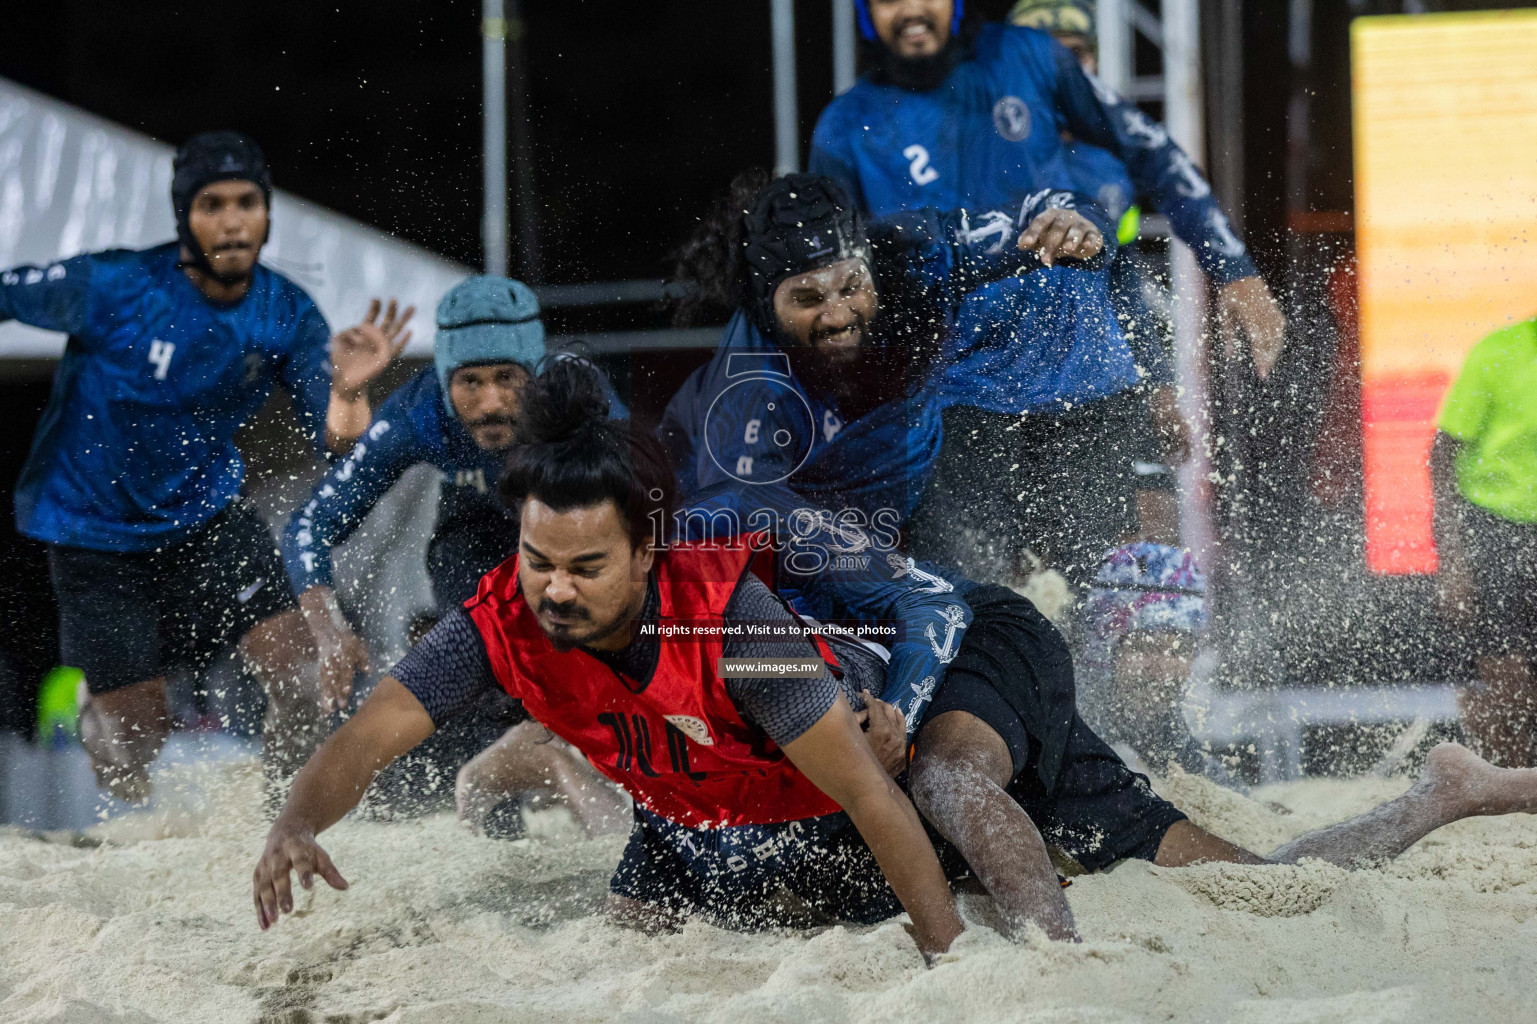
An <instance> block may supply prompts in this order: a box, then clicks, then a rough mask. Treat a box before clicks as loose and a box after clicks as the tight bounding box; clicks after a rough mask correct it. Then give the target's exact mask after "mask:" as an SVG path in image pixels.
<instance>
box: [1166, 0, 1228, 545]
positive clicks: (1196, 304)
mask: <svg viewBox="0 0 1537 1024" xmlns="http://www.w3.org/2000/svg"><path fill="white" fill-rule="evenodd" d="M1200 29H1201V18H1200V3H1199V0H1164V3H1163V82H1164V119H1165V122H1166V123H1167V125H1168V128H1169V134H1170V136H1172V137H1173V139H1174V141H1175V142H1177V143H1178V144H1179V145H1180V147H1181V148H1182V149H1184V151H1185V152H1186V153H1188V154H1189V155H1190V158H1191V159H1192V160H1194V161H1195V162H1196V164H1198V165H1200V164H1204V163H1205V157H1206V125H1205V117H1204V112H1203V104H1202V92H1201V47H1200V40H1201V34H1200ZM1170 247H1171V251H1170V260H1171V263H1172V265H1173V291H1174V310H1173V312H1174V366H1175V373H1176V378H1177V382H1178V385H1179V409H1180V412H1181V413H1182V414H1183V415H1184V417H1185V420H1186V422H1188V423H1189V424H1190V426H1191V430H1192V432H1193V434H1194V442H1195V443H1194V444H1193V445H1192V446H1191V448H1192V451H1191V455H1190V458H1189V459H1188V460H1187V461H1186V463H1185V465H1184V466H1182V467H1180V473H1179V475H1180V483H1181V485H1182V486H1181V487H1180V527H1181V532H1182V533H1183V534H1184V539H1185V543H1186V545H1188V546H1189V547H1190V549H1191V550H1193V551H1194V552H1195V553H1196V556H1197V557H1198V558H1200V560H1201V562H1202V564H1204V565H1205V566H1207V567H1208V571H1210V569H1211V567H1212V566H1213V565H1214V564H1215V555H1216V539H1217V538H1216V530H1215V526H1214V523H1213V517H1212V508H1213V493H1212V484H1211V479H1210V474H1211V471H1212V462H1211V457H1210V443H1211V402H1210V396H1211V381H1210V374H1209V372H1208V363H1207V358H1206V353H1207V344H1206V276H1205V275H1204V274H1202V273H1201V268H1200V266H1199V265H1198V264H1197V263H1196V261H1195V254H1194V253H1193V252H1191V250H1190V247H1189V246H1187V245H1185V243H1183V242H1181V241H1179V240H1178V239H1171V241H1170Z"/></svg>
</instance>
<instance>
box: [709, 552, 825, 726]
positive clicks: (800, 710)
mask: <svg viewBox="0 0 1537 1024" xmlns="http://www.w3.org/2000/svg"><path fill="white" fill-rule="evenodd" d="M725 619H726V621H727V622H769V623H786V624H788V623H791V622H794V621H795V619H794V616H792V615H791V614H790V612H789V611H788V610H787V609H786V608H785V606H784V605H783V604H781V603H780V601H779V599H778V598H777V597H775V596H774V593H773V591H771V590H769V588H768V587H767V586H766V585H765V584H764V583H763V581H762V580H760V579H758V578H757V577H756V576H749V577H748V578H747V579H746V580H744V581H743V582H742V585H741V586H739V587H737V589H736V593H734V594H732V595H731V601H730V603H729V604H727V605H726V611H725ZM722 653H723V655H724V656H725V657H728V658H805V657H808V656H812V655H814V654H815V653H816V648H815V646H814V645H812V643H811V642H810V641H809V640H761V639H760V640H732V641H729V642H727V643H726V644H725V648H724V650H723V651H722ZM839 692H840V686H839V682H838V680H837V679H835V678H833V675H832V673H831V672H830V671H828V670H827V669H823V671H822V675H821V676H820V677H819V678H816V679H782V678H777V677H773V676H763V677H757V678H752V679H727V680H726V693H727V694H728V695H729V696H730V697H731V700H732V702H733V703H735V704H736V706H737V709H738V710H739V711H740V712H741V713H742V717H744V718H746V719H748V720H749V721H751V722H753V723H755V724H756V725H757V726H758V727H759V728H760V729H762V730H763V731H764V732H766V733H768V736H769V739H771V740H773V741H774V742H775V743H777V744H778V745H779V746H781V747H782V746H784V745H785V744H786V743H790V742H792V741H794V740H795V739H797V738H799V737H800V735H801V734H802V733H804V732H805V731H806V730H807V729H810V728H811V727H812V726H813V725H815V724H816V723H817V721H818V719H820V718H821V717H822V716H823V715H825V714H827V709H828V708H830V707H832V706H833V701H835V700H837V699H838V693H839Z"/></svg>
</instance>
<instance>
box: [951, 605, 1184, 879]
mask: <svg viewBox="0 0 1537 1024" xmlns="http://www.w3.org/2000/svg"><path fill="white" fill-rule="evenodd" d="M966 600H967V602H968V603H969V604H970V605H971V609H972V615H973V618H972V622H971V626H970V627H969V628H968V629H967V630H966V633H965V634H964V639H963V640H962V642H961V647H960V650H959V651H957V652H956V656H955V660H954V661H952V662H951V663H950V665H949V667H948V668H947V670H946V673H945V680H944V682H943V683H941V684H940V686H939V689H938V690H937V691H936V692H935V694H934V700H933V703H931V704H930V705H929V707H928V710H927V711H926V712H925V713H924V719H925V721H933V720H934V719H935V718H937V717H938V716H940V715H942V714H945V713H946V712H949V711H964V712H967V713H968V714H971V715H974V716H975V717H977V718H979V719H981V720H982V721H983V722H984V723H985V724H986V725H987V726H988V727H989V728H991V729H992V730H993V731H994V732H996V733H997V734H998V735H999V736H1000V737H1001V738H1002V739H1003V741H1004V743H1005V744H1007V745H1008V748H1009V754H1010V756H1011V758H1012V760H1013V778H1012V780H1011V781H1010V783H1009V786H1008V791H1009V795H1010V796H1012V797H1013V798H1014V800H1015V802H1016V803H1018V804H1019V805H1020V806H1021V807H1023V808H1024V810H1025V813H1027V814H1029V815H1030V820H1031V821H1033V822H1034V823H1035V826H1036V828H1038V829H1040V831H1041V836H1042V837H1043V838H1044V839H1045V840H1046V843H1047V845H1049V846H1053V847H1056V848H1057V849H1058V850H1060V851H1061V852H1062V853H1065V854H1067V855H1068V856H1069V857H1071V858H1072V859H1073V860H1075V861H1077V862H1078V863H1079V864H1080V865H1082V866H1083V868H1084V869H1085V870H1088V871H1099V870H1102V869H1104V868H1107V867H1109V866H1110V865H1111V864H1114V863H1115V862H1116V861H1118V860H1122V859H1124V858H1127V857H1134V858H1138V859H1141V860H1152V859H1153V857H1154V856H1155V855H1156V854H1157V853H1158V846H1159V844H1160V843H1162V842H1163V836H1164V833H1165V832H1167V831H1168V830H1169V827H1170V826H1171V825H1173V824H1174V823H1175V822H1177V821H1183V820H1184V819H1185V815H1184V813H1183V812H1181V811H1180V810H1179V809H1178V808H1176V807H1175V806H1174V805H1173V804H1171V803H1169V802H1168V801H1167V800H1164V799H1163V798H1162V797H1160V796H1158V795H1157V794H1156V793H1154V792H1153V789H1152V786H1151V785H1150V784H1149V783H1148V780H1147V776H1145V775H1139V774H1137V773H1136V772H1134V771H1132V770H1131V769H1130V768H1128V767H1126V764H1125V762H1123V761H1122V760H1121V759H1120V757H1119V756H1117V755H1116V753H1115V751H1113V750H1111V749H1110V746H1109V744H1107V743H1106V742H1105V741H1104V740H1102V739H1100V738H1099V736H1098V735H1096V734H1095V732H1094V730H1092V729H1090V728H1089V727H1088V725H1086V724H1085V723H1084V721H1083V719H1082V718H1080V717H1079V716H1078V713H1077V710H1076V709H1075V700H1076V692H1075V689H1076V688H1075V686H1074V683H1073V665H1072V659H1071V657H1070V655H1069V654H1068V650H1067V643H1066V641H1064V640H1063V639H1062V636H1061V634H1059V633H1058V632H1057V631H1056V629H1055V628H1054V627H1053V626H1052V625H1051V623H1050V622H1049V621H1047V619H1046V618H1045V616H1043V615H1041V613H1040V612H1039V611H1037V610H1036V608H1035V606H1034V605H1033V604H1031V603H1030V601H1029V600H1028V599H1026V598H1023V597H1021V596H1019V595H1018V594H1016V593H1014V592H1013V591H1011V590H1008V589H1006V588H1004V587H997V586H982V587H977V588H976V589H974V590H972V591H971V592H970V593H968V594H967V595H966Z"/></svg>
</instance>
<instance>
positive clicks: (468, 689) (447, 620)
mask: <svg viewBox="0 0 1537 1024" xmlns="http://www.w3.org/2000/svg"><path fill="white" fill-rule="evenodd" d="M389 674H390V675H392V676H394V677H395V678H396V679H398V680H400V682H401V685H403V686H404V687H405V688H406V689H407V690H410V691H411V695H412V696H413V697H415V698H416V699H417V700H418V701H420V702H421V705H422V707H424V708H426V709H427V714H428V715H430V716H432V724H433V725H434V726H441V725H442V724H443V723H444V722H446V721H448V720H449V719H450V718H452V717H454V716H455V715H457V714H459V713H461V712H464V711H468V710H469V709H470V708H472V707H474V706H475V702H476V701H478V700H479V699H480V697H481V695H482V694H484V693H485V692H486V691H487V690H489V689H491V688H492V687H494V686H496V685H497V683H496V677H495V676H494V675H493V674H492V672H491V659H490V657H489V656H488V655H487V654H486V644H485V641H484V640H482V639H481V636H480V630H478V629H476V628H475V623H474V622H473V621H472V620H471V619H470V616H469V613H467V612H466V611H465V610H464V609H462V608H455V609H454V610H453V611H451V612H449V613H448V614H447V615H444V616H443V617H442V618H441V619H439V620H438V624H437V625H436V626H433V627H432V629H431V630H429V631H428V633H427V635H426V636H424V637H422V639H421V640H420V641H419V642H418V643H417V644H416V646H415V647H413V648H411V649H410V650H409V651H407V652H406V656H405V657H404V658H401V659H400V661H399V663H397V664H396V665H395V667H394V668H393V669H391V670H390V672H389ZM513 703H514V704H516V705H517V710H518V712H519V713H520V714H521V715H522V717H523V718H524V719H526V718H527V717H528V716H527V713H526V712H524V711H523V706H522V704H521V703H520V702H517V701H514V702H513Z"/></svg>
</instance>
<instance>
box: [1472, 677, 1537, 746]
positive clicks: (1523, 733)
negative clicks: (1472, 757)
mask: <svg viewBox="0 0 1537 1024" xmlns="http://www.w3.org/2000/svg"><path fill="white" fill-rule="evenodd" d="M1478 679H1479V683H1480V684H1481V685H1480V686H1479V688H1478V689H1476V690H1464V691H1463V693H1462V695H1461V697H1460V698H1459V703H1460V704H1461V705H1462V722H1463V725H1464V726H1466V727H1467V731H1468V742H1469V743H1470V744H1471V745H1472V747H1473V749H1474V750H1476V751H1477V752H1478V753H1479V754H1481V755H1482V756H1483V757H1486V758H1488V759H1489V760H1490V761H1492V762H1494V763H1495V764H1500V765H1506V766H1508V767H1511V768H1522V767H1531V765H1532V753H1533V750H1532V746H1533V743H1532V741H1533V739H1534V737H1537V680H1534V679H1533V678H1532V667H1531V663H1530V662H1529V661H1528V660H1527V658H1526V656H1525V655H1520V654H1502V655H1493V656H1487V657H1482V658H1479V659H1478Z"/></svg>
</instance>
